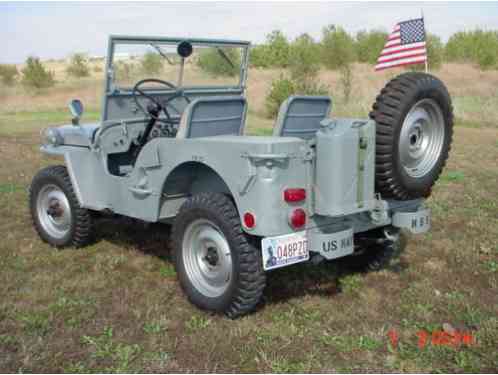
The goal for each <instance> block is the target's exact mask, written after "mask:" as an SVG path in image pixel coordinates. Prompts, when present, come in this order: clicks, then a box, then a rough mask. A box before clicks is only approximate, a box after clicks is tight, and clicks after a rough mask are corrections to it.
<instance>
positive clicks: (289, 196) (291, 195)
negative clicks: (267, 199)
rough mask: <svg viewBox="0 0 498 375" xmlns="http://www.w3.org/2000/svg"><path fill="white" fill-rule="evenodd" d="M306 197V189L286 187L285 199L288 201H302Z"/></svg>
mask: <svg viewBox="0 0 498 375" xmlns="http://www.w3.org/2000/svg"><path fill="white" fill-rule="evenodd" d="M305 199H306V190H305V189H285V190H284V200H285V201H286V202H301V201H304V200H305Z"/></svg>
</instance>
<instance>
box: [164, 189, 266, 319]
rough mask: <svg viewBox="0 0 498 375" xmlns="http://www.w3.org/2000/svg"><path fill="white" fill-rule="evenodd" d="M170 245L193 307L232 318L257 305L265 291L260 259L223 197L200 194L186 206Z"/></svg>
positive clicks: (173, 232)
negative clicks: (221, 313)
mask: <svg viewBox="0 0 498 375" xmlns="http://www.w3.org/2000/svg"><path fill="white" fill-rule="evenodd" d="M172 241H173V251H174V263H175V268H176V271H177V274H178V279H179V281H180V284H181V286H182V288H183V290H184V292H185V294H186V295H187V297H188V298H189V300H190V301H191V302H192V303H193V304H194V305H196V306H198V307H199V308H201V309H205V310H211V311H217V312H223V313H225V314H226V315H227V316H229V317H231V318H235V317H237V316H240V315H244V314H246V313H248V312H250V311H251V310H252V309H253V308H254V307H255V306H256V304H257V303H258V302H259V300H260V298H261V296H262V294H263V289H264V287H265V274H264V271H263V267H262V261H261V254H260V252H259V251H258V249H257V248H256V247H255V246H253V245H252V244H251V241H250V239H249V238H248V237H247V235H246V234H245V233H244V232H243V231H242V228H241V225H240V218H239V215H238V212H237V210H236V208H235V206H234V204H233V203H232V201H231V200H230V199H229V198H228V197H226V196H224V195H222V194H212V193H203V194H198V195H195V196H193V197H192V198H190V199H189V200H187V201H186V202H185V203H184V204H183V206H182V207H181V209H180V212H179V213H178V215H177V217H176V219H175V222H174V224H173V231H172Z"/></svg>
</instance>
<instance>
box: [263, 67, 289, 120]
mask: <svg viewBox="0 0 498 375" xmlns="http://www.w3.org/2000/svg"><path fill="white" fill-rule="evenodd" d="M295 93H296V86H295V84H294V82H293V81H292V80H291V79H289V78H285V77H284V76H283V75H280V78H278V79H276V80H273V81H272V83H271V88H270V92H269V93H268V95H267V96H266V99H265V108H266V115H267V116H268V118H275V117H276V116H277V114H278V110H279V109H280V105H281V104H282V103H283V102H284V100H285V99H287V98H288V97H289V96H291V95H294V94H295Z"/></svg>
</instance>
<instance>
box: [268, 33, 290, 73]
mask: <svg viewBox="0 0 498 375" xmlns="http://www.w3.org/2000/svg"><path fill="white" fill-rule="evenodd" d="M266 44H267V46H268V49H267V54H268V62H269V65H270V66H273V67H279V68H285V67H287V65H288V64H289V50H290V46H289V42H288V41H287V38H286V36H285V35H284V34H283V33H282V32H281V31H279V30H274V31H272V32H271V33H270V34H268V35H267V36H266Z"/></svg>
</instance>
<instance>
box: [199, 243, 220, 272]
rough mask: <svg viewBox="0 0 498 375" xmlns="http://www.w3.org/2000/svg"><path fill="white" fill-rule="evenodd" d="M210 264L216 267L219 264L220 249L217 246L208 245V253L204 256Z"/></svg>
mask: <svg viewBox="0 0 498 375" xmlns="http://www.w3.org/2000/svg"><path fill="white" fill-rule="evenodd" d="M203 259H204V260H205V261H206V262H207V263H208V264H209V265H210V266H212V267H214V266H216V265H217V264H218V261H219V260H220V258H219V256H218V250H217V249H216V248H215V247H212V246H211V247H208V249H207V254H206V256H205V257H204V258H203Z"/></svg>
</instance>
